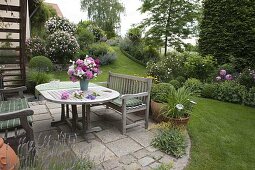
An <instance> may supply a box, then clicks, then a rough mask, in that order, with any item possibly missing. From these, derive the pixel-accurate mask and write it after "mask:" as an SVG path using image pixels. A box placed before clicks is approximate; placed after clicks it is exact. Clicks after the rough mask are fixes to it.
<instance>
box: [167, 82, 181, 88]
mask: <svg viewBox="0 0 255 170" xmlns="http://www.w3.org/2000/svg"><path fill="white" fill-rule="evenodd" d="M169 84H171V85H173V86H174V88H175V89H179V88H180V87H181V83H180V82H179V81H178V80H171V81H170V82H169Z"/></svg>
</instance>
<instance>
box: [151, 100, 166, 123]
mask: <svg viewBox="0 0 255 170" xmlns="http://www.w3.org/2000/svg"><path fill="white" fill-rule="evenodd" d="M163 106H164V104H163V103H158V102H155V101H153V100H151V112H152V119H153V120H154V121H155V122H157V123H160V122H168V120H167V119H166V118H165V117H164V116H162V115H161V108H162V107H163Z"/></svg>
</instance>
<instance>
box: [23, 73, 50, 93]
mask: <svg viewBox="0 0 255 170" xmlns="http://www.w3.org/2000/svg"><path fill="white" fill-rule="evenodd" d="M51 79H52V75H51V74H47V73H45V72H37V71H30V72H29V73H28V75H27V80H26V86H27V88H28V91H29V92H32V93H34V92H35V86H37V85H39V84H43V83H48V82H50V80H51Z"/></svg>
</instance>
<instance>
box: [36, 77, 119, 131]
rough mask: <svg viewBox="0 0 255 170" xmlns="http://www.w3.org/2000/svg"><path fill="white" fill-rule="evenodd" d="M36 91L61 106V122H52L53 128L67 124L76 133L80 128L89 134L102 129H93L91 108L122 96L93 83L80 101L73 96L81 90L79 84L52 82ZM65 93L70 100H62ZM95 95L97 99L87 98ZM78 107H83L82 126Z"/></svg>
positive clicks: (41, 85) (39, 86)
mask: <svg viewBox="0 0 255 170" xmlns="http://www.w3.org/2000/svg"><path fill="white" fill-rule="evenodd" d="M35 89H36V91H37V92H38V93H40V94H41V95H42V96H43V97H44V98H45V99H46V100H47V101H50V102H53V103H59V104H61V120H60V121H58V122H52V123H51V124H52V126H56V125H59V124H62V123H67V124H68V125H69V126H70V127H71V128H72V131H76V130H77V127H78V128H79V129H82V130H85V131H86V132H87V133H89V132H95V131H100V130H101V128H100V127H93V128H92V127H91V122H90V107H91V106H92V105H101V104H103V103H106V102H109V101H112V100H114V99H116V98H118V97H119V96H120V93H119V92H117V91H115V90H112V89H109V88H106V87H103V86H99V85H96V84H93V83H90V84H89V88H88V90H87V91H84V95H83V97H82V99H78V98H76V97H74V95H73V93H74V92H75V91H77V90H79V84H78V83H77V82H76V83H73V82H50V83H46V84H40V85H38V86H36V87H35ZM64 92H65V93H68V94H69V98H68V99H66V100H64V99H61V95H62V93H64ZM93 94H97V96H96V98H95V99H89V98H86V97H87V96H88V95H93ZM69 105H71V107H72V119H70V117H69ZM77 105H82V119H81V120H82V126H80V125H79V124H78V123H77V122H78V119H79V118H78V113H77ZM65 110H66V111H65Z"/></svg>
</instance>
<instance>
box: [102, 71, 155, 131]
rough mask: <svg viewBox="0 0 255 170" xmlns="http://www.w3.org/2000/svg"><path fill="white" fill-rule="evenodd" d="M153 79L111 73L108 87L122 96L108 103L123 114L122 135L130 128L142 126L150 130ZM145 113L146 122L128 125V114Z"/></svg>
mask: <svg viewBox="0 0 255 170" xmlns="http://www.w3.org/2000/svg"><path fill="white" fill-rule="evenodd" d="M151 86H152V79H150V78H141V77H136V76H130V75H124V74H116V73H111V72H109V78H108V81H107V87H108V88H110V89H113V90H116V91H118V92H119V93H120V94H121V96H120V97H119V98H118V99H115V100H113V101H112V102H108V103H106V106H107V107H111V108H113V109H115V110H117V111H119V112H120V113H121V114H122V133H123V134H125V133H126V130H127V129H128V128H132V127H135V126H138V125H141V124H144V125H145V128H146V129H147V128H148V121H149V108H150V107H149V104H150V91H151ZM139 111H144V112H145V114H144V120H142V121H138V122H132V123H131V124H127V114H129V113H134V112H139Z"/></svg>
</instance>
